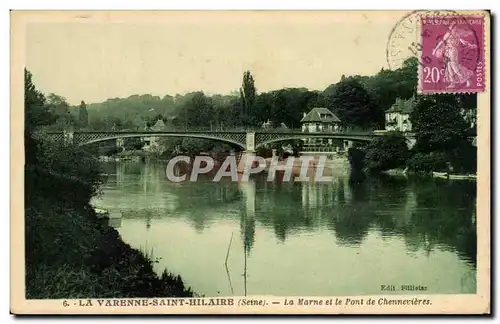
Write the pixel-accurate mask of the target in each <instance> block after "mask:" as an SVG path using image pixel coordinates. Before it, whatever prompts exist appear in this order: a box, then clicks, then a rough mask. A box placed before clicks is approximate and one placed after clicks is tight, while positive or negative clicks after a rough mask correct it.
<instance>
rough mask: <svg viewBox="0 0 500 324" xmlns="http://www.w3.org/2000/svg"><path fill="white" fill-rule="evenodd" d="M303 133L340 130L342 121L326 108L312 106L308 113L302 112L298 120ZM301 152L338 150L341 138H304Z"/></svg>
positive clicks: (330, 151) (341, 145) (340, 146)
mask: <svg viewBox="0 0 500 324" xmlns="http://www.w3.org/2000/svg"><path fill="white" fill-rule="evenodd" d="M300 123H301V128H302V132H303V133H323V132H327V133H332V132H340V131H341V130H342V122H341V121H340V119H339V118H338V117H337V116H335V114H334V113H333V112H331V111H330V110H329V109H328V108H313V109H311V111H310V112H309V113H307V114H306V113H304V115H303V116H302V119H301V120H300ZM302 141H303V152H304V153H307V152H314V153H332V152H338V151H339V150H340V149H341V148H342V147H343V143H342V140H334V139H331V138H304V139H303V140H302Z"/></svg>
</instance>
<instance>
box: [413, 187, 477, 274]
mask: <svg viewBox="0 0 500 324" xmlns="http://www.w3.org/2000/svg"><path fill="white" fill-rule="evenodd" d="M475 185H476V184H475V183H473V182H441V181H435V182H427V183H425V184H422V183H415V184H413V186H414V187H415V189H416V190H415V191H416V193H417V194H416V197H417V198H416V201H417V208H416V209H415V211H414V212H413V213H412V215H411V223H410V224H409V225H408V227H407V228H406V230H407V231H409V232H411V233H413V235H407V236H406V238H407V240H409V241H410V242H409V244H411V245H413V246H425V245H427V246H430V247H429V249H430V248H432V247H433V246H436V245H439V246H440V247H442V248H443V247H444V248H448V249H452V250H456V251H457V252H458V253H459V254H460V255H461V256H462V257H463V258H465V259H467V260H469V261H471V262H472V263H474V264H475V262H476V248H477V243H476V226H475V224H474V223H473V221H472V216H473V214H474V210H475V208H476V206H475V196H476V194H475Z"/></svg>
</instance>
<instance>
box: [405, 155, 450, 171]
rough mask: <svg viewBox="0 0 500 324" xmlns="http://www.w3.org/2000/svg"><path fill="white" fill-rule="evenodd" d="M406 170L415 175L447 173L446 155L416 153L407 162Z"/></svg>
mask: <svg viewBox="0 0 500 324" xmlns="http://www.w3.org/2000/svg"><path fill="white" fill-rule="evenodd" d="M407 166H408V170H410V171H413V172H417V173H428V172H432V171H436V172H444V171H448V165H447V158H446V154H444V153H440V152H431V153H416V154H415V155H413V157H411V158H410V159H409V160H408V164H407Z"/></svg>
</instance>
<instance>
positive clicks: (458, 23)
mask: <svg viewBox="0 0 500 324" xmlns="http://www.w3.org/2000/svg"><path fill="white" fill-rule="evenodd" d="M422 17H426V20H429V21H426V22H429V26H432V25H433V23H435V25H438V24H439V23H441V24H443V25H446V27H447V28H432V27H429V28H427V27H425V26H423V27H422V28H419V24H422ZM452 26H454V27H456V28H455V29H460V30H461V31H462V32H464V33H467V34H469V35H470V37H469V41H468V42H466V43H468V44H465V43H464V44H459V45H460V46H457V50H458V51H460V53H459V55H458V58H459V59H458V60H459V62H460V63H461V64H462V65H464V66H466V67H467V68H468V69H475V67H476V65H477V63H478V62H479V59H480V53H479V51H480V50H481V46H480V42H479V38H478V36H477V33H476V32H475V29H474V28H473V27H472V26H471V25H470V23H469V21H468V20H467V18H466V16H464V15H463V14H459V13H457V12H455V11H452V10H416V11H412V12H410V13H409V14H407V15H405V16H404V17H402V18H401V19H400V20H399V21H398V22H397V23H396V25H395V26H394V27H393V28H392V30H391V33H390V35H389V38H388V41H387V46H386V59H387V64H388V66H389V68H390V69H397V68H399V67H401V66H402V65H403V63H404V62H405V61H406V60H407V59H409V58H411V57H416V58H417V59H418V62H419V63H420V64H421V65H422V66H430V65H433V66H435V65H439V66H441V67H442V69H444V68H445V66H446V63H447V60H449V57H448V56H447V55H442V50H441V51H440V50H437V51H436V52H435V53H434V55H426V53H422V51H423V50H424V46H425V43H429V42H431V43H435V44H436V45H439V44H440V43H441V44H444V43H446V42H450V41H456V37H452V38H450V35H449V34H450V33H449V30H450V29H449V28H448V27H452ZM431 52H432V51H431ZM431 54H432V53H431ZM436 54H438V55H436ZM439 54H441V55H439Z"/></svg>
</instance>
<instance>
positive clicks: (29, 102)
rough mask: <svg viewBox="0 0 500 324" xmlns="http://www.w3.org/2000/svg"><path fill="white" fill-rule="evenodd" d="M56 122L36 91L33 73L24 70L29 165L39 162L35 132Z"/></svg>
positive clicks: (25, 127) (41, 95)
mask: <svg viewBox="0 0 500 324" xmlns="http://www.w3.org/2000/svg"><path fill="white" fill-rule="evenodd" d="M55 120H56V116H55V115H54V114H53V113H52V112H51V111H50V110H49V109H48V107H47V106H46V105H45V96H44V95H43V94H42V93H41V92H40V91H38V90H37V89H36V87H35V85H34V83H33V80H32V74H31V72H29V71H28V70H26V69H24V148H25V155H26V156H25V158H26V164H27V165H32V164H35V163H36V161H37V151H38V148H37V141H36V140H35V138H34V137H33V132H35V131H36V130H37V129H38V128H39V127H41V126H46V125H50V124H52V123H53V122H54V121H55Z"/></svg>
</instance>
